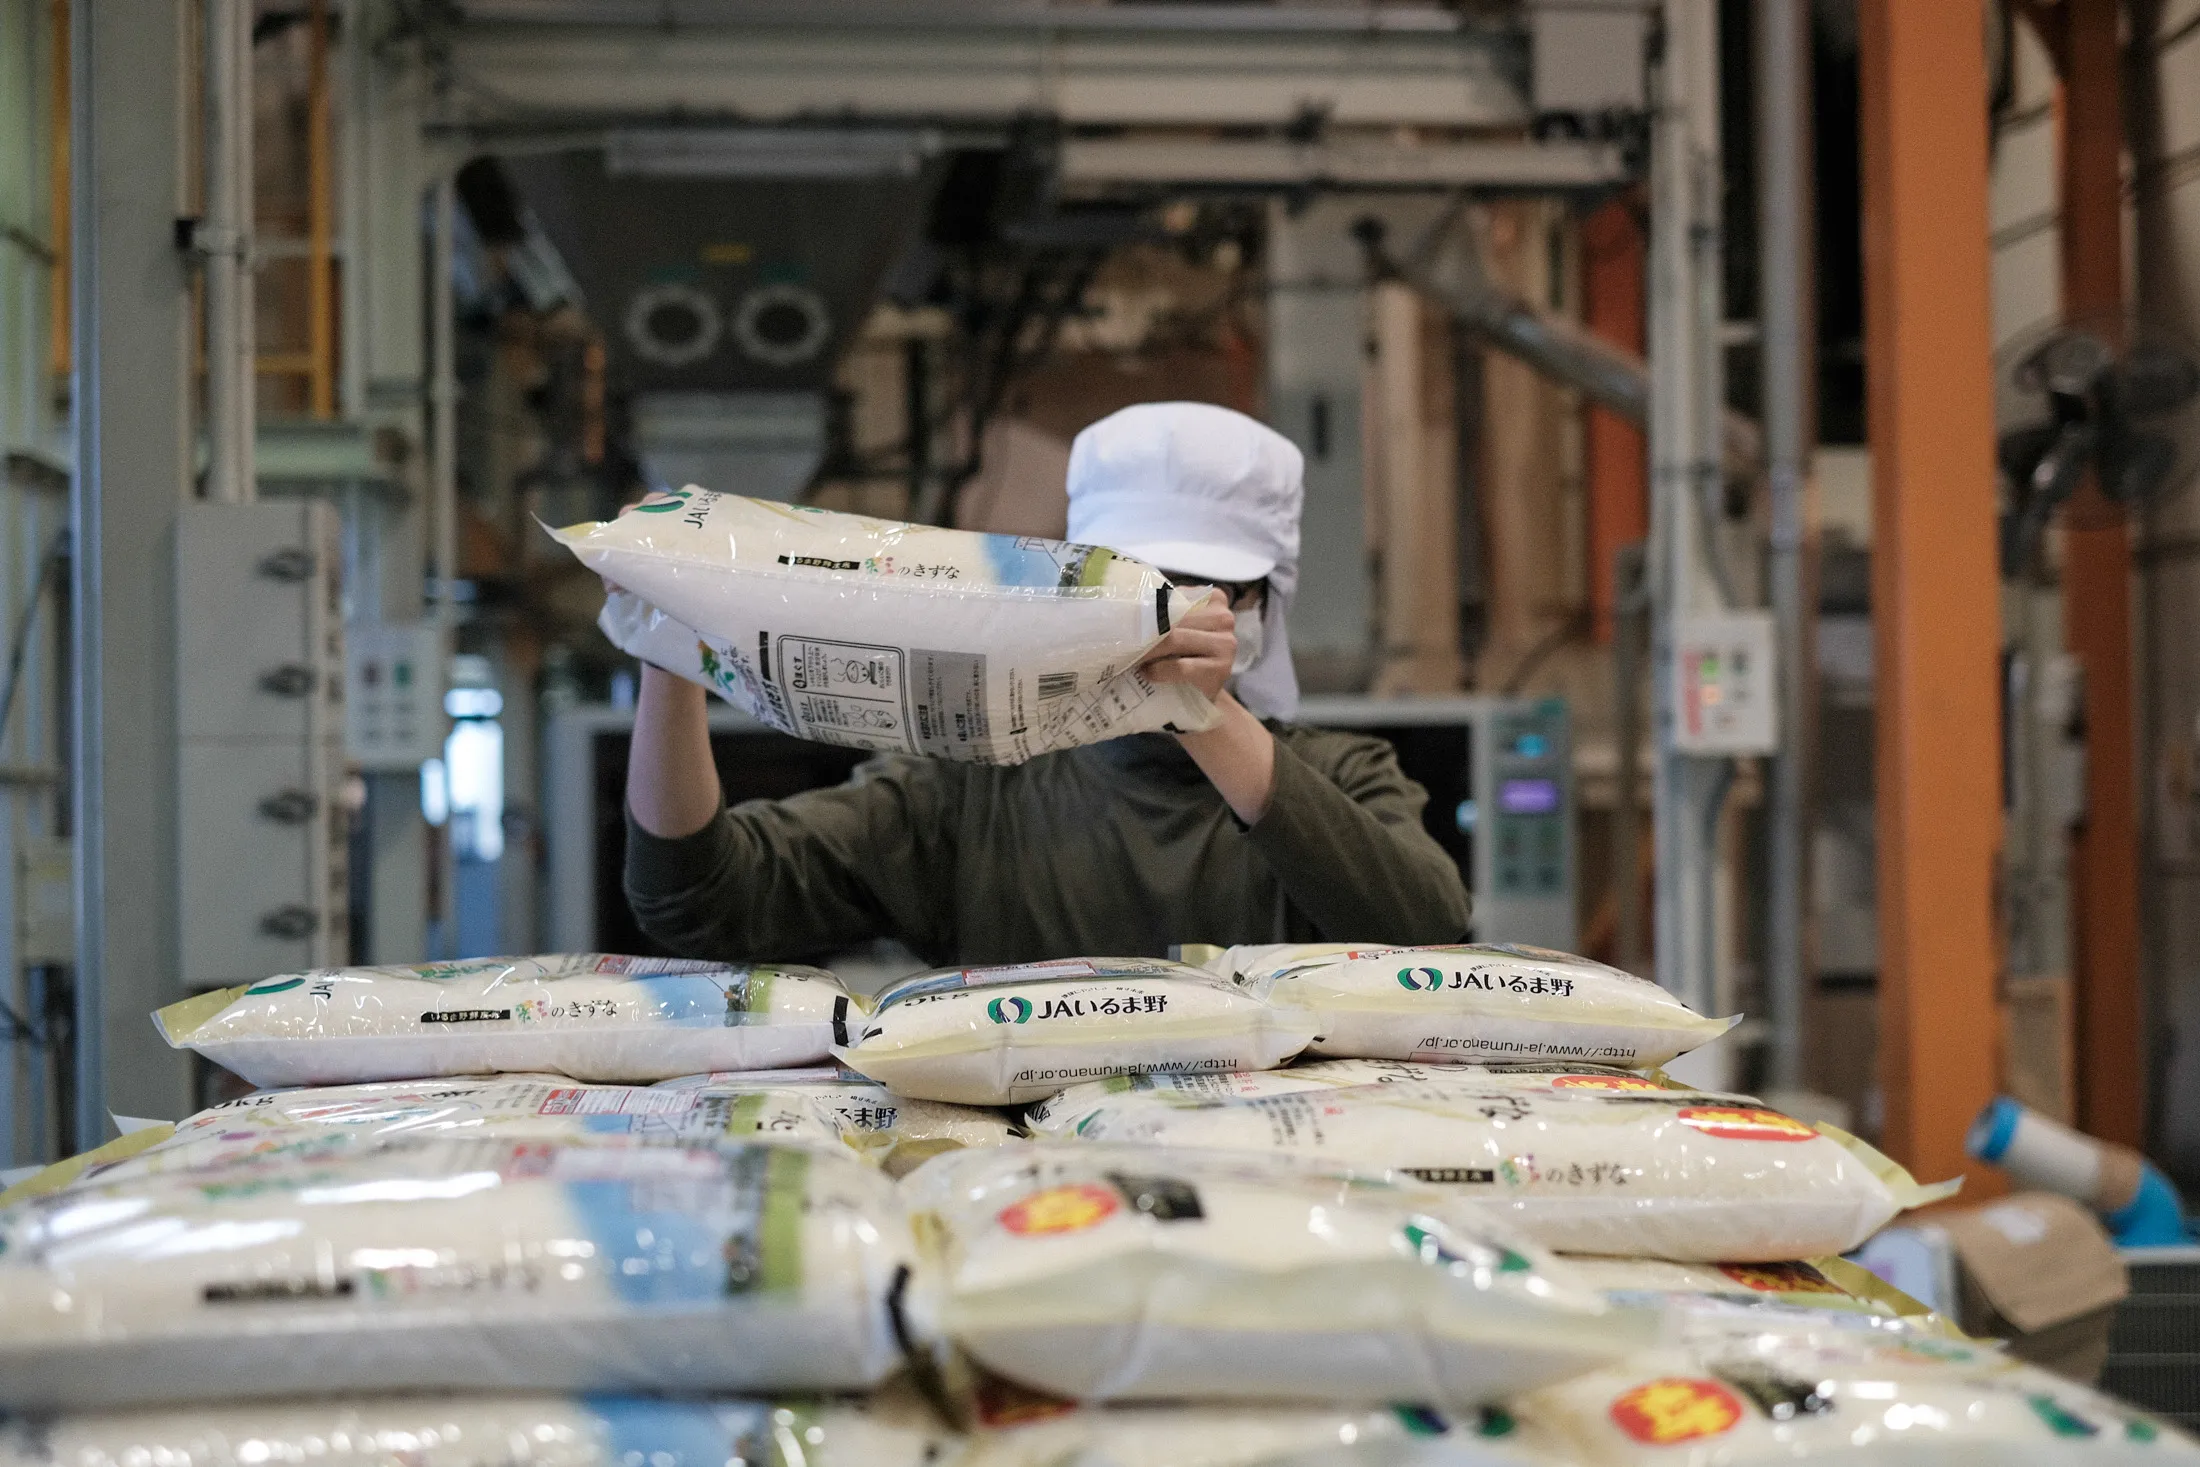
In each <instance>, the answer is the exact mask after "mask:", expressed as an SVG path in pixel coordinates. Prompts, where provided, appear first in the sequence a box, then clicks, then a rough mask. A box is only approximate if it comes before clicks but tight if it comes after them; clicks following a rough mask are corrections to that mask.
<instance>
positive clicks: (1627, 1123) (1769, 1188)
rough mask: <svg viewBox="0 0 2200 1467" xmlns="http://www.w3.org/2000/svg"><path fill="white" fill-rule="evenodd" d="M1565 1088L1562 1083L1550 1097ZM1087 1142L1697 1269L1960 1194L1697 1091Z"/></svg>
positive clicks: (1509, 1092)
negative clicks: (1422, 1187)
mask: <svg viewBox="0 0 2200 1467" xmlns="http://www.w3.org/2000/svg"><path fill="white" fill-rule="evenodd" d="M1551 1083H1552V1085H1553V1086H1556V1085H1557V1084H1558V1078H1557V1077H1554V1078H1553V1079H1552V1081H1551ZM1075 1134H1076V1135H1077V1136H1078V1137H1080V1138H1081V1139H1086V1140H1092V1141H1137V1142H1151V1143H1157V1144H1159V1145H1163V1146H1195V1147H1207V1148H1219V1149H1223V1150H1232V1151H1279V1152H1285V1153H1288V1154H1292V1155H1295V1156H1299V1157H1303V1158H1306V1159H1308V1160H1311V1161H1315V1162H1317V1163H1319V1164H1321V1165H1323V1166H1325V1167H1330V1168H1336V1169H1342V1170H1346V1171H1350V1172H1369V1171H1372V1172H1384V1171H1394V1172H1401V1173H1405V1174H1407V1175H1410V1176H1412V1177H1415V1178H1418V1179H1420V1180H1421V1181H1424V1182H1427V1183H1430V1184H1433V1185H1441V1186H1444V1187H1447V1188H1457V1189H1458V1190H1459V1192H1460V1193H1461V1194H1462V1195H1465V1196H1468V1197H1472V1198H1474V1199H1476V1200H1477V1201H1479V1202H1482V1203H1483V1204H1484V1205H1485V1206H1488V1207H1491V1208H1496V1209H1502V1210H1503V1212H1504V1213H1505V1214H1506V1215H1507V1216H1509V1217H1510V1219H1511V1221H1512V1223H1513V1225H1514V1226H1515V1227H1517V1228H1518V1229H1519V1230H1520V1232H1522V1233H1523V1234H1525V1235H1526V1236H1527V1237H1529V1238H1532V1239H1534V1240H1535V1241H1536V1242H1539V1243H1541V1244H1543V1245H1544V1246H1545V1247H1547V1248H1553V1249H1557V1250H1559V1251H1561V1252H1568V1253H1607V1254H1618V1255H1622V1256H1632V1257H1649V1258H1670V1259H1678V1260H1681V1261H1683V1262H1692V1261H1705V1262H1712V1261H1716V1262H1726V1263H1768V1262H1782V1261H1786V1260H1790V1259H1797V1258H1815V1257H1818V1256H1820V1255H1823V1254H1829V1253H1841V1252H1846V1251H1847V1250H1848V1249H1851V1248H1854V1247H1856V1246H1857V1245H1858V1244H1860V1243H1861V1242H1863V1240H1864V1239H1866V1238H1868V1237H1870V1236H1871V1235H1872V1234H1873V1233H1875V1232H1877V1231H1878V1230H1879V1229H1880V1228H1881V1227H1883V1226H1884V1225H1885V1224H1886V1223H1887V1222H1888V1221H1889V1220H1891V1219H1892V1218H1893V1217H1894V1216H1895V1215H1896V1214H1897V1213H1899V1212H1901V1211H1903V1210H1904V1209H1906V1208H1911V1207H1919V1206H1922V1205H1924V1204H1925V1203H1927V1202H1932V1201H1938V1200H1939V1199H1941V1198H1943V1197H1947V1196H1951V1195H1953V1193H1954V1191H1955V1184H1953V1183H1948V1184H1943V1185H1941V1186H1938V1187H1925V1186H1920V1185H1919V1184H1918V1183H1917V1182H1916V1181H1914V1180H1913V1179H1912V1178H1911V1177H1910V1175H1909V1173H1907V1172H1905V1171H1903V1170H1902V1168H1900V1167H1899V1166H1897V1165H1895V1163H1894V1162H1892V1161H1890V1160H1888V1159H1887V1158H1886V1157H1884V1156H1881V1155H1880V1154H1879V1153H1878V1152H1876V1151H1874V1150H1872V1149H1871V1148H1870V1147H1869V1146H1866V1145H1865V1144H1864V1143H1863V1142H1861V1141H1858V1140H1857V1139H1856V1138H1855V1137H1853V1136H1850V1135H1848V1134H1847V1133H1846V1132H1843V1131H1838V1130H1836V1129H1834V1128H1833V1127H1831V1126H1810V1125H1805V1124H1804V1123H1803V1122H1801V1121H1798V1120H1795V1119H1793V1118H1791V1117H1788V1116H1784V1115H1781V1114H1780V1113H1779V1112H1777V1111H1773V1110H1767V1109H1765V1108H1764V1107H1763V1106H1761V1105H1758V1104H1757V1103H1755V1102H1754V1101H1751V1100H1748V1099H1746V1098H1742V1097H1730V1096H1717V1095H1707V1094H1702V1093H1699V1092H1693V1091H1685V1090H1683V1091H1665V1090H1646V1091H1631V1090H1611V1089H1602V1088H1597V1089H1589V1088H1573V1089H1559V1088H1551V1089H1539V1088H1531V1087H1519V1086H1509V1085H1503V1084H1484V1085H1469V1084H1465V1083H1458V1082H1455V1083H1451V1084H1415V1083H1398V1084H1391V1085H1380V1084H1377V1085H1360V1086H1353V1087H1348V1088H1344V1089H1335V1090H1320V1091H1300V1092H1297V1093H1294V1094H1288V1095H1266V1096H1254V1097H1250V1098H1246V1099H1241V1100H1193V1099H1188V1098H1185V1097H1175V1096H1168V1095H1165V1094H1158V1093H1157V1094H1149V1095H1145V1096H1141V1097H1138V1098H1137V1100H1136V1102H1135V1103H1132V1104H1124V1105H1115V1106H1102V1107H1099V1108H1096V1109H1094V1110H1092V1111H1090V1112H1088V1113H1087V1114H1086V1116H1085V1117H1084V1118H1083V1119H1082V1120H1080V1121H1079V1122H1078V1123H1077V1125H1076V1128H1075Z"/></svg>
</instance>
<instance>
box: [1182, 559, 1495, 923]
mask: <svg viewBox="0 0 2200 1467" xmlns="http://www.w3.org/2000/svg"><path fill="white" fill-rule="evenodd" d="M1236 657H1237V629H1236V624H1235V623H1234V622H1233V621H1232V619H1231V616H1230V611H1229V608H1228V606H1226V605H1225V604H1224V602H1223V600H1222V598H1221V596H1220V595H1216V596H1212V597H1210V598H1208V599H1207V600H1206V601H1204V602H1202V603H1200V605H1199V606H1198V607H1196V608H1194V609H1193V610H1192V611H1191V612H1189V613H1188V614H1186V615H1185V616H1184V618H1183V619H1182V620H1180V621H1179V622H1178V623H1177V624H1176V625H1175V626H1174V627H1172V628H1171V629H1170V631H1169V634H1168V636H1166V637H1164V638H1162V640H1161V641H1160V642H1159V643H1158V644H1157V645H1156V646H1155V647H1154V650H1153V651H1152V652H1151V653H1150V654H1149V655H1148V657H1147V660H1146V663H1145V671H1146V675H1147V676H1148V677H1150V678H1152V679H1153V680H1154V681H1156V682H1187V683H1190V684H1192V685H1193V686H1194V687H1197V688H1199V689H1200V690H1201V691H1203V692H1205V693H1206V694H1207V695H1208V696H1209V697H1211V698H1213V699H1214V700H1215V702H1216V703H1217V705H1219V706H1220V707H1221V709H1222V717H1221V719H1220V720H1219V721H1217V722H1216V724H1215V726H1214V727H1213V728H1210V729H1206V730H1203V731H1202V732H1199V733H1185V734H1178V735H1177V736H1176V737H1177V742H1178V743H1180V744H1182V745H1183V746H1184V750H1185V752H1186V753H1188V754H1190V755H1191V756H1192V760H1193V762H1194V763H1196V764H1198V765H1199V767H1200V770H1201V771H1202V772H1203V773H1205V774H1206V776H1207V778H1208V779H1209V780H1210V781H1211V782H1212V783H1213V784H1214V787H1215V788H1216V789H1217V790H1219V791H1221V793H1222V798H1223V799H1224V800H1226V801H1227V802H1228V803H1229V806H1230V809H1231V812H1232V813H1233V814H1235V815H1236V816H1237V818H1238V820H1239V821H1240V822H1242V823H1243V824H1244V825H1245V826H1246V827H1247V829H1248V832H1249V833H1250V834H1251V836H1252V838H1253V843H1254V844H1255V845H1256V846H1257V847H1259V849H1260V851H1261V854H1262V855H1263V856H1264V857H1266V858H1267V861H1268V865H1269V868H1270V869H1271V870H1273V871H1274V872H1275V873H1276V878H1277V880H1279V881H1281V882H1282V883H1283V889H1284V894H1285V895H1286V896H1287V897H1289V898H1290V899H1291V901H1292V903H1293V904H1294V905H1295V906H1297V907H1298V909H1299V910H1300V911H1302V912H1304V913H1306V914H1307V916H1309V917H1311V918H1312V919H1313V921H1314V925H1315V926H1317V927H1318V928H1320V929H1321V931H1322V935H1323V936H1325V937H1327V938H1329V939H1331V940H1332V941H1337V942H1362V941H1366V942H1393V943H1436V942H1457V941H1459V940H1460V939H1461V938H1463V937H1465V936H1466V935H1467V924H1468V921H1469V916H1470V912H1471V910H1472V908H1471V904H1470V903H1469V901H1468V898H1467V888H1466V883H1465V882H1463V881H1461V880H1460V879H1459V868H1458V867H1457V866H1456V865H1454V864H1453V863H1452V859H1451V857H1450V856H1449V855H1447V854H1445V851H1444V848H1443V847H1442V846H1440V845H1438V844H1437V843H1436V842H1435V840H1434V839H1433V838H1432V837H1431V836H1430V835H1429V833H1428V832H1427V831H1426V830H1425V829H1423V828H1422V826H1421V807H1422V806H1424V805H1426V804H1427V803H1428V793H1427V791H1425V790H1423V789H1422V788H1421V787H1420V786H1419V785H1417V784H1415V783H1414V782H1413V781H1412V780H1410V779H1408V778H1406V776H1405V771H1404V770H1402V769H1400V768H1399V767H1398V759H1397V755H1396V754H1395V753H1393V752H1392V750H1391V749H1390V747H1389V746H1388V745H1387V744H1381V743H1379V742H1377V741H1360V740H1354V741H1352V742H1351V745H1350V748H1349V751H1348V752H1342V753H1341V754H1340V757H1339V759H1338V760H1337V767H1336V768H1334V769H1329V770H1321V769H1316V768H1315V767H1314V766H1312V765H1310V764H1309V763H1307V761H1306V760H1305V759H1304V758H1302V757H1300V756H1299V755H1298V754H1297V753H1294V752H1293V751H1292V749H1291V748H1290V746H1289V745H1287V744H1284V743H1283V742H1281V741H1280V740H1278V739H1277V738H1276V736H1275V735H1274V734H1272V733H1270V732H1269V730H1268V727H1267V725H1266V724H1263V723H1262V722H1261V721H1260V720H1259V719H1257V718H1255V717H1254V716H1253V714H1252V712H1251V711H1250V710H1249V709H1247V708H1246V707H1245V705H1244V704H1242V703H1240V702H1238V700H1237V699H1235V698H1233V697H1231V696H1230V694H1229V693H1228V692H1226V691H1225V690H1224V684H1225V683H1227V682H1228V681H1229V677H1230V664H1231V663H1232V662H1233V661H1234V660H1235V659H1236Z"/></svg>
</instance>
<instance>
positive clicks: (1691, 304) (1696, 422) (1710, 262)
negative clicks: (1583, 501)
mask: <svg viewBox="0 0 2200 1467" xmlns="http://www.w3.org/2000/svg"><path fill="white" fill-rule="evenodd" d="M1662 21H1663V28H1664V46H1663V48H1662V53H1661V56H1660V61H1659V68H1658V88H1657V100H1656V113H1655V122H1654V131H1653V135H1652V141H1651V163H1650V215H1651V219H1650V301H1649V328H1650V365H1651V376H1650V471H1651V472H1650V496H1651V504H1650V555H1649V575H1648V579H1649V593H1650V627H1651V631H1650V637H1651V645H1650V666H1651V679H1652V684H1651V686H1652V701H1651V713H1652V723H1651V727H1652V730H1653V733H1654V737H1655V740H1656V744H1657V764H1656V767H1655V770H1654V771H1653V776H1652V797H1653V802H1654V806H1655V811H1656V832H1655V835H1656V841H1655V845H1656V852H1657V870H1656V912H1657V932H1656V936H1655V943H1654V946H1655V950H1656V974H1657V980H1658V982H1659V983H1661V984H1663V985H1664V986H1665V987H1666V988H1668V989H1671V990H1672V991H1673V992H1674V993H1676V994H1678V995H1679V996H1680V997H1681V998H1682V999H1684V1000H1685V1001H1687V1002H1688V1003H1690V1004H1691V1005H1693V1006H1695V1007H1697V1008H1698V1009H1699V1010H1700V1011H1702V1012H1706V1013H1708V1012H1711V1011H1713V1009H1714V1008H1715V1007H1716V1005H1717V997H1718V995H1717V989H1716V973H1715V960H1716V954H1717V943H1716V940H1715V939H1716V924H1715V921H1714V911H1713V892H1714V884H1713V881H1712V874H1713V871H1712V868H1713V864H1714V861H1715V859H1716V856H1717V845H1716V841H1715V839H1714V837H1715V835H1716V831H1717V817H1718V811H1719V809H1720V807H1721V806H1722V805H1723V803H1724V801H1725V798H1726V791H1727V787H1728V785H1729V784H1730V782H1731V773H1732V771H1731V766H1730V764H1729V761H1727V760H1724V759H1702V758H1692V757H1690V756H1688V755H1685V754H1682V753H1680V752H1679V751H1677V750H1676V749H1674V748H1673V729H1674V724H1675V719H1676V716H1677V712H1678V710H1677V709H1676V708H1675V707H1674V698H1673V694H1674V678H1673V673H1672V667H1673V659H1674V656H1675V638H1674V633H1675V623H1676V621H1677V620H1678V618H1680V617H1682V616H1684V615H1686V614H1688V613H1689V612H1691V611H1696V610H1712V609H1715V608H1716V607H1717V606H1718V605H1719V604H1720V598H1719V593H1718V590H1717V587H1716V585H1715V584H1714V583H1713V581H1712V580H1711V578H1710V577H1709V576H1707V575H1706V573H1705V571H1706V567H1705V566H1704V563H1703V552H1704V547H1705V545H1706V543H1707V536H1706V531H1705V514H1706V501H1707V499H1709V498H1710V497H1711V495H1712V494H1713V493H1715V491H1716V490H1717V488H1718V485H1719V482H1720V465H1719V451H1718V444H1719V440H1720V435H1721V430H1722V426H1723V420H1724V411H1725V405H1724V397H1725V390H1724V382H1723V380H1722V378H1723V374H1722V373H1721V371H1720V364H1719V356H1718V352H1719V341H1718V327H1719V314H1720V312H1719V210H1718V202H1719V199H1718V189H1719V151H1718V149H1719V131H1718V115H1719V114H1718V14H1717V8H1716V5H1715V3H1714V0H1665V3H1664V6H1663V15H1662Z"/></svg>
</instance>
